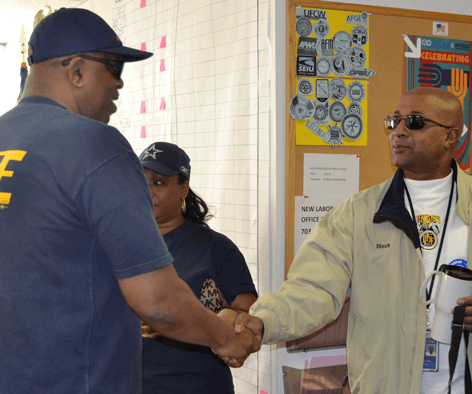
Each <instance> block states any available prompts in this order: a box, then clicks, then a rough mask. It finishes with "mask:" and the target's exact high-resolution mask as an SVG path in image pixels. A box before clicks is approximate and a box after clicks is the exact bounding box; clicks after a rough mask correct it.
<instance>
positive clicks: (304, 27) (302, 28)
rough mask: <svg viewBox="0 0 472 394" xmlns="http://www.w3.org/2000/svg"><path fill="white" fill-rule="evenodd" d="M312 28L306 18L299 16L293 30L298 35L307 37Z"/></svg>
mask: <svg viewBox="0 0 472 394" xmlns="http://www.w3.org/2000/svg"><path fill="white" fill-rule="evenodd" d="M312 29H313V26H312V25H311V21H310V20H309V19H308V18H300V19H299V20H298V21H297V23H296V25H295V30H296V31H297V34H298V35H299V36H300V37H308V36H309V35H310V34H311V30H312Z"/></svg>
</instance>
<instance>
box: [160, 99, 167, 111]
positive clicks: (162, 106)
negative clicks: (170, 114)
mask: <svg viewBox="0 0 472 394" xmlns="http://www.w3.org/2000/svg"><path fill="white" fill-rule="evenodd" d="M159 109H166V99H165V97H162V99H161V106H160V108H159Z"/></svg>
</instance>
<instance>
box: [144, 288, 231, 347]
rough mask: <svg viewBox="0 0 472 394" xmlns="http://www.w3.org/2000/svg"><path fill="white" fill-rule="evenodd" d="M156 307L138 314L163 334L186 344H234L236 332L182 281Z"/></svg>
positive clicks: (160, 299)
mask: <svg viewBox="0 0 472 394" xmlns="http://www.w3.org/2000/svg"><path fill="white" fill-rule="evenodd" d="M166 293H167V294H170V295H169V296H163V297H159V298H158V299H157V300H155V301H154V302H153V303H152V306H150V307H148V308H146V309H144V308H143V310H141V311H135V312H136V313H137V314H138V316H139V317H140V318H141V319H143V320H144V321H145V322H146V323H147V324H148V325H149V326H151V327H152V328H153V329H154V330H155V331H157V332H158V333H159V334H161V335H163V336H165V337H168V338H172V339H177V340H179V341H183V342H189V343H195V344H198V345H204V346H208V347H211V348H218V347H220V346H223V345H224V344H225V343H227V342H228V341H230V340H231V336H233V335H234V334H233V332H232V330H231V329H230V328H229V327H228V326H227V325H225V324H224V322H223V321H222V320H221V319H219V318H218V317H217V315H216V314H215V313H214V312H212V311H210V310H208V309H206V308H205V307H204V306H203V305H202V303H201V302H200V301H198V299H197V298H196V297H195V295H194V294H193V292H192V290H191V289H190V288H189V287H188V286H187V284H186V283H185V282H183V281H181V280H180V279H179V280H178V283H176V284H174V285H173V286H172V290H171V291H168V292H166Z"/></svg>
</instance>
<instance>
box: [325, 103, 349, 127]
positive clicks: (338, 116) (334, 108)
mask: <svg viewBox="0 0 472 394" xmlns="http://www.w3.org/2000/svg"><path fill="white" fill-rule="evenodd" d="M346 112H347V110H346V107H345V105H344V104H343V103H342V102H341V101H335V102H334V103H333V104H331V105H330V106H329V117H330V119H331V120H332V121H333V122H334V123H340V122H341V121H342V120H343V118H344V117H345V116H346Z"/></svg>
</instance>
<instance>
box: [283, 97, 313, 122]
mask: <svg viewBox="0 0 472 394" xmlns="http://www.w3.org/2000/svg"><path fill="white" fill-rule="evenodd" d="M289 112H290V115H291V116H292V118H293V119H310V118H312V117H313V114H314V113H315V104H314V103H313V101H312V100H311V99H309V98H308V97H305V96H302V95H301V94H296V95H295V96H293V97H292V99H291V100H290V106H289Z"/></svg>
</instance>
